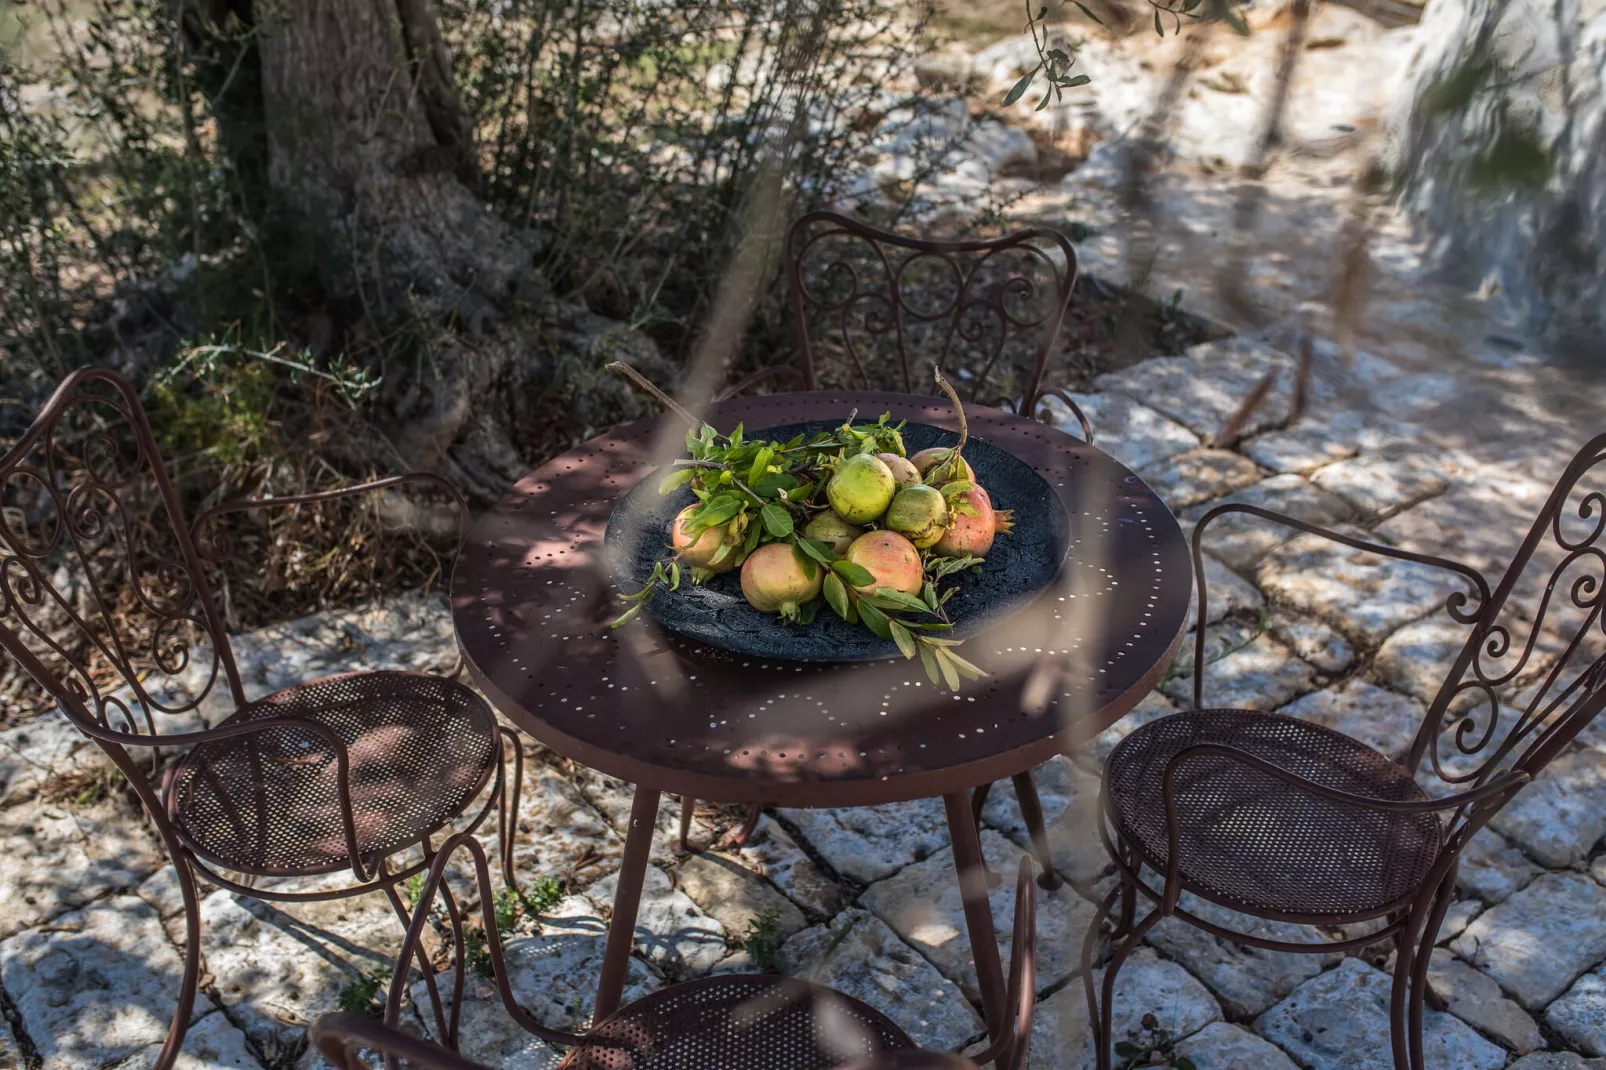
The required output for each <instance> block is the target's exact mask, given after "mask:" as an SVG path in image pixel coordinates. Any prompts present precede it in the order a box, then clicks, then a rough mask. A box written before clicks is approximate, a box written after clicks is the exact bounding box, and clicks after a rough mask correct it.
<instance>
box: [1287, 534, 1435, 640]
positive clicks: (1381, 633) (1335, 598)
mask: <svg viewBox="0 0 1606 1070" xmlns="http://www.w3.org/2000/svg"><path fill="white" fill-rule="evenodd" d="M1349 534H1354V535H1359V536H1361V537H1363V538H1364V537H1365V533H1364V532H1349ZM1257 578H1258V581H1259V583H1260V589H1261V590H1262V591H1264V592H1265V593H1266V594H1267V595H1268V596H1269V597H1271V598H1274V599H1276V600H1277V601H1279V602H1282V603H1284V604H1286V605H1288V606H1289V607H1291V608H1293V609H1297V610H1300V611H1302V612H1305V613H1309V614H1311V615H1312V616H1315V617H1317V618H1319V619H1321V620H1323V621H1325V622H1326V623H1328V624H1330V625H1332V626H1333V627H1335V628H1337V629H1338V630H1339V631H1341V632H1343V633H1345V634H1346V635H1347V636H1349V637H1351V638H1353V639H1358V640H1360V642H1361V643H1362V644H1364V645H1366V646H1368V647H1375V646H1377V645H1379V644H1381V643H1382V642H1383V640H1384V639H1386V638H1388V637H1389V635H1390V634H1391V633H1393V632H1394V631H1395V630H1396V629H1399V628H1403V627H1404V626H1405V625H1407V624H1410V623H1412V622H1413V621H1416V620H1420V619H1421V618H1422V617H1425V616H1427V615H1428V614H1429V613H1432V612H1433V611H1434V610H1435V609H1437V608H1439V607H1441V606H1443V605H1444V600H1445V598H1446V597H1448V596H1449V595H1450V593H1451V592H1453V591H1456V590H1460V589H1462V587H1463V586H1464V585H1463V584H1462V583H1461V582H1460V581H1459V580H1458V579H1457V578H1455V577H1453V576H1451V575H1449V574H1447V573H1445V572H1444V571H1442V570H1440V569H1435V568H1430V567H1429V566H1427V565H1419V564H1417V563H1415V562H1412V561H1401V560H1398V559H1395V558H1389V557H1384V556H1382V555H1379V554H1375V553H1368V552H1366V551H1364V550H1357V549H1353V548H1351V547H1348V546H1344V545H1343V544H1341V543H1335V542H1331V541H1329V540H1327V539H1323V538H1321V537H1319V536H1316V535H1301V536H1300V537H1299V538H1297V539H1294V540H1292V541H1291V542H1289V543H1288V544H1287V545H1286V546H1283V547H1282V548H1280V549H1278V550H1277V551H1275V552H1274V553H1272V554H1271V556H1270V557H1268V558H1267V559H1266V561H1265V562H1264V563H1263V564H1262V565H1261V566H1260V570H1259V573H1258V576H1257Z"/></svg>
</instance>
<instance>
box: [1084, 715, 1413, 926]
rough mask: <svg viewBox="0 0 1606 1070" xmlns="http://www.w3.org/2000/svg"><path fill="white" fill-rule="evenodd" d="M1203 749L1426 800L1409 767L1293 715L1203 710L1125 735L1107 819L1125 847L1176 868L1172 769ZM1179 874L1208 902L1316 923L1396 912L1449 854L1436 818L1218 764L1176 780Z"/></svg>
mask: <svg viewBox="0 0 1606 1070" xmlns="http://www.w3.org/2000/svg"><path fill="white" fill-rule="evenodd" d="M1201 743H1214V744H1221V745H1224V746H1228V747H1232V748H1235V749H1237V750H1240V751H1244V752H1246V753H1248V754H1252V755H1255V756H1256V757H1259V758H1261V759H1263V760H1265V761H1267V762H1270V763H1271V764H1273V765H1275V766H1277V767H1278V768H1280V769H1284V770H1286V771H1288V772H1291V773H1295V774H1297V775H1298V776H1300V777H1303V778H1305V779H1307V780H1310V781H1312V782H1314V783H1317V784H1321V785H1324V786H1327V787H1332V788H1337V789H1339V790H1342V791H1345V792H1348V793H1350V794H1353V795H1363V796H1367V797H1369V798H1373V799H1383V800H1389V801H1396V802H1404V801H1411V800H1421V799H1425V798H1427V796H1426V795H1425V794H1424V793H1423V791H1422V789H1421V788H1420V787H1418V786H1417V784H1416V782H1415V781H1414V780H1412V778H1411V775H1410V773H1408V772H1407V771H1406V770H1405V769H1404V768H1403V767H1402V766H1400V765H1397V764H1396V763H1394V762H1392V761H1390V760H1389V759H1388V758H1386V757H1384V756H1383V755H1381V754H1379V753H1378V752H1376V751H1374V750H1372V749H1371V748H1370V747H1367V746H1365V745H1364V744H1362V743H1358V742H1356V741H1355V740H1353V739H1351V738H1350V737H1348V736H1345V735H1343V734H1341V733H1338V732H1334V731H1332V730H1331V729H1328V728H1324V727H1322V726H1320V725H1315V724H1311V723H1310V722H1308V721H1301V720H1299V719H1297V718H1293V717H1289V716H1286V715H1284V714H1275V713H1257V712H1253V711H1250V710H1195V711H1191V712H1187V713H1178V714H1173V715H1171V716H1168V717H1161V718H1159V719H1158V720H1155V721H1151V722H1150V723H1149V724H1146V725H1144V726H1143V727H1142V728H1139V729H1138V730H1137V731H1135V732H1133V733H1132V734H1131V735H1129V736H1127V737H1126V738H1125V739H1124V740H1122V741H1121V743H1120V744H1119V745H1117V746H1116V748H1115V750H1114V751H1112V752H1111V754H1110V757H1109V761H1108V763H1107V764H1106V766H1105V800H1106V809H1107V812H1108V813H1109V816H1110V819H1111V821H1112V823H1113V824H1114V826H1115V828H1116V830H1117V832H1119V834H1120V836H1121V838H1122V839H1123V840H1124V841H1125V842H1126V843H1128V844H1130V845H1134V846H1135V847H1136V848H1137V849H1138V851H1139V852H1140V854H1141V855H1142V856H1143V860H1144V861H1145V862H1146V863H1147V864H1148V865H1149V866H1151V867H1152V868H1154V869H1155V870H1157V871H1159V872H1162V873H1163V872H1164V871H1165V868H1166V862H1167V860H1168V858H1169V857H1170V851H1169V847H1168V843H1167V837H1166V817H1165V803H1164V796H1163V788H1162V784H1163V780H1164V776H1165V769H1166V765H1167V763H1168V762H1170V760H1171V759H1172V758H1173V757H1174V756H1176V755H1177V754H1178V753H1179V752H1181V751H1182V750H1184V749H1186V748H1188V747H1191V746H1194V745H1196V744H1201ZM1176 802H1177V818H1178V828H1179V831H1180V841H1179V842H1180V854H1181V863H1180V871H1181V875H1182V878H1183V880H1184V882H1185V883H1186V885H1187V886H1188V887H1189V888H1190V889H1191V890H1193V891H1195V892H1198V893H1199V894H1201V895H1203V896H1204V897H1205V898H1207V899H1212V900H1215V901H1217V902H1219V903H1222V904H1224V905H1226V906H1231V907H1237V908H1240V909H1249V910H1260V911H1273V912H1277V913H1281V914H1287V915H1295V916H1302V917H1306V918H1309V919H1311V920H1317V919H1320V918H1324V917H1333V916H1336V915H1350V916H1357V915H1360V916H1364V915H1369V914H1370V915H1374V916H1375V915H1377V914H1381V913H1384V912H1385V910H1386V909H1387V908H1389V907H1391V906H1394V905H1396V904H1398V903H1399V902H1400V901H1401V900H1403V899H1405V898H1406V897H1408V896H1410V895H1411V894H1412V893H1413V892H1415V891H1416V890H1417V889H1418V887H1419V886H1420V885H1421V883H1422V881H1423V880H1424V879H1425V878H1426V876H1427V874H1428V871H1429V869H1431V868H1432V866H1433V862H1434V859H1435V858H1436V857H1437V856H1438V852H1439V849H1440V846H1441V832H1442V829H1441V826H1440V823H1439V818H1438V815H1437V814H1434V813H1413V814H1382V813H1378V812H1376V811H1373V810H1363V809H1360V808H1358V807H1355V806H1348V805H1345V804H1343V803H1341V802H1337V801H1332V800H1327V799H1322V798H1318V797H1316V796H1313V795H1311V794H1310V793H1309V792H1307V791H1303V790H1301V789H1299V788H1297V787H1294V786H1292V785H1289V784H1287V783H1286V782H1284V781H1280V780H1277V779H1275V778H1273V777H1271V776H1269V775H1267V774H1265V773H1263V772H1260V771H1259V770H1256V769H1252V768H1250V767H1248V766H1246V765H1244V764H1242V763H1240V762H1235V761H1233V760H1231V759H1229V758H1225V757H1221V756H1219V755H1201V756H1199V757H1196V758H1193V759H1190V760H1189V761H1187V762H1185V763H1184V764H1183V765H1182V766H1181V767H1180V768H1179V770H1178V773H1177V777H1176Z"/></svg>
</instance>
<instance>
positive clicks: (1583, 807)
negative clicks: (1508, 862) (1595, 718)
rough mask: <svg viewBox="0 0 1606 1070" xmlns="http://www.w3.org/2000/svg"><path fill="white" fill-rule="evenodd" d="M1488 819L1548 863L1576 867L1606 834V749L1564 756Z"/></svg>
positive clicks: (1528, 851)
mask: <svg viewBox="0 0 1606 1070" xmlns="http://www.w3.org/2000/svg"><path fill="white" fill-rule="evenodd" d="M1489 823H1490V825H1492V826H1493V827H1494V829H1495V831H1497V832H1499V833H1500V834H1501V835H1502V836H1504V837H1505V838H1506V839H1508V840H1510V841H1511V842H1512V843H1514V844H1516V845H1517V846H1518V847H1520V848H1522V850H1523V851H1524V852H1526V853H1527V854H1528V855H1529V856H1530V857H1532V858H1534V859H1536V860H1538V861H1539V862H1540V863H1542V864H1544V865H1546V866H1550V867H1552V868H1556V869H1559V868H1561V867H1563V866H1572V865H1577V864H1578V863H1580V862H1582V861H1583V860H1584V859H1586V858H1588V857H1589V852H1590V851H1591V849H1593V848H1594V846H1595V844H1596V843H1598V842H1599V841H1600V838H1601V837H1602V836H1603V835H1606V753H1602V752H1600V751H1598V750H1594V749H1590V748H1586V749H1583V750H1576V751H1572V752H1570V753H1568V754H1563V755H1562V756H1561V757H1560V758H1557V759H1556V760H1555V761H1553V762H1551V763H1550V764H1549V765H1548V766H1546V767H1545V769H1544V771H1543V772H1541V773H1540V774H1539V777H1538V779H1536V780H1535V781H1533V783H1531V784H1528V785H1526V786H1525V787H1523V789H1522V790H1521V791H1519V792H1518V793H1517V796H1516V798H1514V799H1512V800H1511V801H1510V802H1508V803H1507V804H1506V805H1505V808H1504V809H1502V810H1501V811H1500V812H1499V813H1497V814H1496V815H1495V816H1494V818H1493V819H1491V821H1490V822H1489Z"/></svg>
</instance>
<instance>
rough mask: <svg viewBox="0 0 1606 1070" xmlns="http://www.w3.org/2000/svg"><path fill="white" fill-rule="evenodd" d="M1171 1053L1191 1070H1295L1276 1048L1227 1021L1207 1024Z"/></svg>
mask: <svg viewBox="0 0 1606 1070" xmlns="http://www.w3.org/2000/svg"><path fill="white" fill-rule="evenodd" d="M1172 1050H1173V1051H1174V1052H1175V1053H1176V1054H1177V1055H1180V1056H1182V1057H1184V1058H1186V1059H1188V1060H1189V1061H1191V1062H1192V1063H1193V1068H1194V1070H1298V1067H1296V1066H1295V1065H1294V1061H1293V1060H1292V1059H1290V1058H1289V1057H1288V1056H1287V1055H1284V1054H1283V1052H1282V1049H1280V1048H1278V1047H1277V1045H1275V1044H1268V1043H1267V1042H1266V1041H1264V1040H1262V1039H1260V1038H1259V1037H1257V1036H1255V1034H1253V1033H1251V1032H1249V1030H1247V1029H1244V1028H1242V1027H1240V1026H1236V1025H1231V1024H1229V1023H1227V1022H1211V1023H1210V1024H1209V1025H1207V1026H1205V1027H1204V1028H1203V1029H1201V1030H1199V1031H1198V1032H1197V1033H1195V1034H1193V1036H1191V1037H1187V1038H1185V1039H1183V1040H1180V1041H1178V1042H1177V1045H1176V1047H1175V1048H1173V1049H1172Z"/></svg>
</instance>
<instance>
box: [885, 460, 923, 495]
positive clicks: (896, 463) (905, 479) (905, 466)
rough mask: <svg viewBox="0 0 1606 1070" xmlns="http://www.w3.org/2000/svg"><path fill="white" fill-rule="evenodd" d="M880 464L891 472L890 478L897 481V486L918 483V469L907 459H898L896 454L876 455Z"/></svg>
mask: <svg viewBox="0 0 1606 1070" xmlns="http://www.w3.org/2000/svg"><path fill="white" fill-rule="evenodd" d="M876 456H877V457H879V458H881V463H882V464H885V465H886V466H887V467H888V468H890V469H891V470H892V478H893V479H896V480H897V481H898V486H900V487H902V486H906V485H907V484H910V483H918V482H920V469H918V468H916V467H915V466H914V464H913V463H911V462H910V460H909V458H907V457H900V456H898V455H897V454H896V453H878V454H876Z"/></svg>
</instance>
